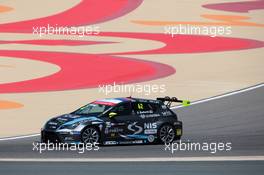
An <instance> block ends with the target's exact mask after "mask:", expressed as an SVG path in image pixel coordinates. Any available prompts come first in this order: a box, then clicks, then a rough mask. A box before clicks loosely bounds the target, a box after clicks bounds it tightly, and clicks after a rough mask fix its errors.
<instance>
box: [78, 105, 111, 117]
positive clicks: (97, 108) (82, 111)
mask: <svg viewBox="0 0 264 175" xmlns="http://www.w3.org/2000/svg"><path fill="white" fill-rule="evenodd" d="M111 107H112V106H110V105H105V104H97V103H90V104H88V105H85V106H83V107H81V108H79V109H77V110H76V111H74V112H73V113H74V114H77V115H100V114H103V113H104V112H106V111H107V110H108V109H110V108H111Z"/></svg>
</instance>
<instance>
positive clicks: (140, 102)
mask: <svg viewBox="0 0 264 175" xmlns="http://www.w3.org/2000/svg"><path fill="white" fill-rule="evenodd" d="M172 102H183V103H185V104H188V101H182V100H178V99H177V98H175V97H173V98H170V97H165V98H157V99H156V100H149V99H140V98H132V97H126V98H107V99H101V100H96V101H94V102H92V103H89V104H87V105H85V106H83V107H81V108H79V109H77V110H76V111H74V112H71V113H69V114H64V115H61V116H57V117H54V118H52V119H50V120H49V121H48V122H47V123H46V124H45V125H44V127H43V128H42V129H41V141H42V142H45V143H47V142H52V143H69V144H73V143H75V144H78V143H84V144H87V143H99V144H102V145H118V144H146V143H154V142H161V143H170V142H173V141H174V140H178V139H180V138H181V136H182V122H181V121H179V120H178V117H177V115H176V114H175V113H174V112H173V111H172V110H171V109H170V105H171V103H172Z"/></svg>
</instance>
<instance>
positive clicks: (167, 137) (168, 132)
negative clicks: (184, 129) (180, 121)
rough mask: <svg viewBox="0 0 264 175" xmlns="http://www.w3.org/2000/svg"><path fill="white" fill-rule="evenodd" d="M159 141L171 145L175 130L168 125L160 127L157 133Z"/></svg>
mask: <svg viewBox="0 0 264 175" xmlns="http://www.w3.org/2000/svg"><path fill="white" fill-rule="evenodd" d="M158 137H159V140H160V141H161V142H162V143H171V142H173V140H174V139H175V129H174V127H173V126H171V125H169V124H165V125H163V126H161V128H160V129H159V132H158Z"/></svg>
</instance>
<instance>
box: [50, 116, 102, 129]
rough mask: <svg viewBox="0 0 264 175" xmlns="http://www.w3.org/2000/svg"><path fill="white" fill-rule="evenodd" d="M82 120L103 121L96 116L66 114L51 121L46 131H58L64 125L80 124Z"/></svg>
mask: <svg viewBox="0 0 264 175" xmlns="http://www.w3.org/2000/svg"><path fill="white" fill-rule="evenodd" d="M82 120H86V121H91V122H93V121H102V120H101V119H99V118H97V117H96V116H91V115H75V114H64V115H60V116H57V117H54V118H52V119H50V120H49V121H48V122H47V123H46V125H45V129H47V130H56V129H58V128H59V127H60V126H62V125H70V124H73V123H76V122H80V121H82Z"/></svg>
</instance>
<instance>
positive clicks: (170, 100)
mask: <svg viewBox="0 0 264 175" xmlns="http://www.w3.org/2000/svg"><path fill="white" fill-rule="evenodd" d="M157 100H159V101H162V102H163V103H165V102H167V103H166V104H165V105H166V106H167V107H169V108H170V107H171V104H172V103H173V102H176V103H182V105H183V106H189V105H190V104H191V102H190V101H189V100H179V99H178V98H176V97H168V96H167V97H159V98H157Z"/></svg>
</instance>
